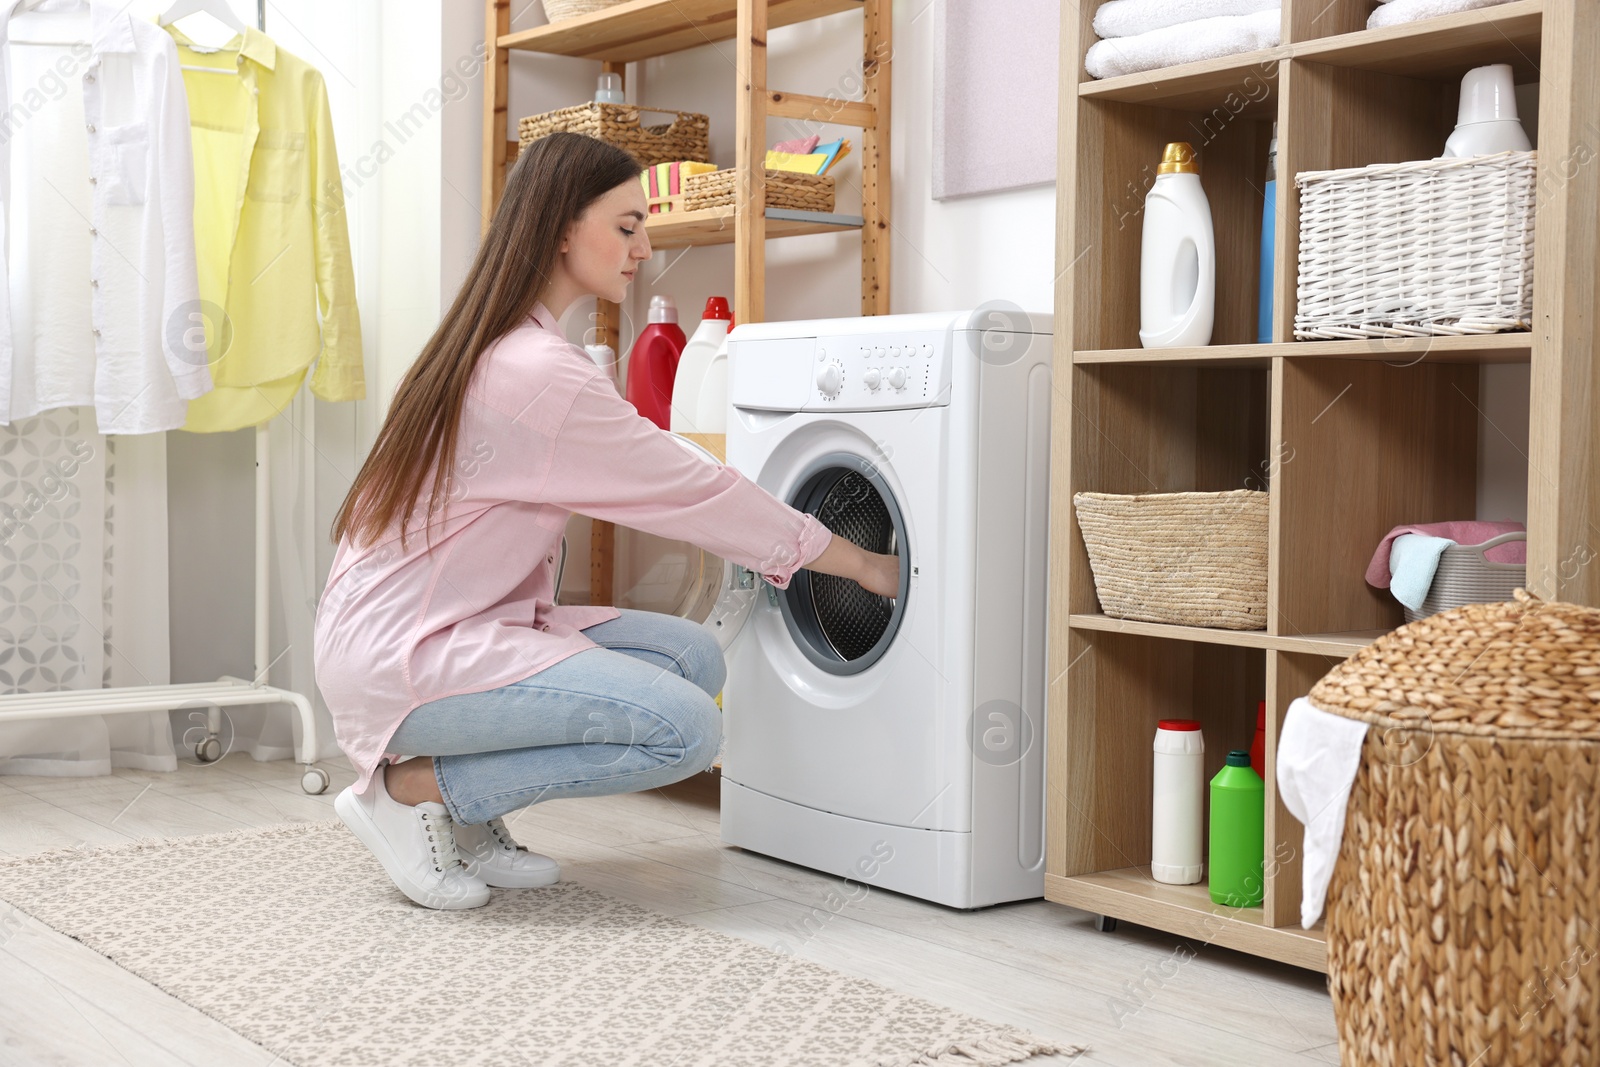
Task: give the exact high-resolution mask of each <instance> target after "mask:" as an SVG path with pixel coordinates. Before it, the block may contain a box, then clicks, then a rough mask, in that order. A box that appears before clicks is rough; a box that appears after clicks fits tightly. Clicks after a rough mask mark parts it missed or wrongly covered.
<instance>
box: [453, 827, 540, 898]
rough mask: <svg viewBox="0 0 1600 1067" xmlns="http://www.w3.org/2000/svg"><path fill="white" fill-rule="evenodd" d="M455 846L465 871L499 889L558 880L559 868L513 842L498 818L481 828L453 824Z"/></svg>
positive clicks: (528, 887)
mask: <svg viewBox="0 0 1600 1067" xmlns="http://www.w3.org/2000/svg"><path fill="white" fill-rule="evenodd" d="M456 847H457V848H458V849H459V850H460V853H461V862H463V863H465V864H466V865H467V871H468V872H469V873H471V874H475V875H477V876H478V877H479V878H482V879H483V880H484V881H485V882H486V883H488V884H489V885H492V886H495V887H496V888H499V889H532V888H533V887H535V886H541V885H551V884H553V883H555V882H557V881H560V879H561V865H560V864H559V863H557V862H556V861H555V860H553V859H551V858H550V857H549V856H541V855H539V853H537V852H529V851H528V850H527V849H526V848H523V847H522V846H521V845H519V844H517V843H516V841H514V840H512V837H511V831H509V830H507V829H506V824H505V823H503V822H501V821H500V820H499V819H490V820H489V821H488V822H486V823H484V824H483V825H481V826H468V825H466V824H464V823H456Z"/></svg>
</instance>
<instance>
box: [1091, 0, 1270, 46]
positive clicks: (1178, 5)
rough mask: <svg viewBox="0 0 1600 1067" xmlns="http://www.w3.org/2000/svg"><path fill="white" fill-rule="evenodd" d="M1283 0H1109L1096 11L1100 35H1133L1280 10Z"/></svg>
mask: <svg viewBox="0 0 1600 1067" xmlns="http://www.w3.org/2000/svg"><path fill="white" fill-rule="evenodd" d="M1282 6H1283V5H1282V3H1281V0H1107V2H1106V3H1104V4H1101V5H1100V6H1099V7H1098V8H1097V9H1096V10H1095V13H1094V32H1095V36H1097V37H1132V36H1134V35H1136V34H1140V33H1149V32H1150V31H1151V30H1160V29H1165V28H1166V27H1168V26H1177V25H1179V24H1180V23H1184V22H1194V21H1195V20H1197V19H1204V18H1215V17H1217V16H1219V15H1253V14H1255V13H1256V12H1257V11H1266V10H1268V9H1273V10H1276V9H1278V8H1280V7H1282Z"/></svg>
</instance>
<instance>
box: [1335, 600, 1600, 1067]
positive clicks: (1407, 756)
mask: <svg viewBox="0 0 1600 1067" xmlns="http://www.w3.org/2000/svg"><path fill="white" fill-rule="evenodd" d="M1310 700H1311V703H1312V704H1314V705H1316V706H1317V707H1318V708H1320V709H1322V710H1323V711H1326V712H1330V713H1333V714H1337V715H1343V716H1346V717H1348V718H1352V719H1359V720H1362V721H1364V722H1367V723H1369V724H1371V725H1372V726H1373V727H1374V729H1370V730H1368V731H1367V736H1366V740H1365V742H1364V747H1363V749H1362V753H1361V766H1360V769H1359V770H1358V771H1357V773H1356V779H1355V784H1354V787H1353V789H1352V791H1351V793H1350V799H1349V806H1348V809H1347V812H1346V822H1345V827H1344V838H1343V841H1342V843H1341V845H1340V851H1339V857H1338V860H1337V861H1336V863H1335V864H1334V869H1333V877H1332V881H1331V883H1330V884H1329V887H1328V916H1327V937H1328V987H1329V990H1330V992H1331V993H1332V994H1333V1008H1334V1016H1335V1019H1336V1022H1337V1024H1338V1028H1339V1047H1340V1058H1341V1061H1342V1062H1344V1063H1348V1064H1393V1065H1396V1067H1429V1065H1434V1064H1437V1065H1440V1067H1444V1065H1463V1067H1464V1065H1467V1064H1476V1065H1478V1067H1486V1065H1488V1064H1508V1065H1509V1064H1538V1065H1541V1067H1543V1065H1551V1064H1568V1065H1577V1064H1593V1063H1600V982H1597V981H1596V980H1595V970H1594V968H1595V964H1596V960H1597V958H1600V957H1597V954H1600V804H1597V803H1596V797H1600V611H1597V610H1595V609H1593V608H1584V607H1578V606H1576V605H1572V604H1557V603H1544V602H1541V601H1539V600H1537V599H1536V598H1534V597H1531V596H1529V595H1528V594H1527V593H1525V592H1523V591H1521V590H1518V592H1517V599H1516V601H1515V602H1512V603H1503V604H1475V605H1471V606H1469V607H1465V608H1458V609H1456V610H1454V611H1448V612H1445V613H1444V614H1442V615H1435V616H1433V617H1431V618H1428V619H1424V620H1422V621H1421V622H1418V623H1413V624H1411V625H1408V626H1403V627H1401V628H1400V629H1399V630H1396V631H1395V632H1394V633H1393V634H1390V635H1387V636H1385V637H1383V638H1380V639H1379V640H1378V641H1377V642H1375V643H1374V644H1372V645H1370V646H1368V647H1367V648H1365V649H1363V650H1362V651H1361V652H1358V653H1357V654H1356V655H1354V656H1352V657H1351V658H1350V659H1348V660H1346V661H1345V662H1344V663H1342V664H1340V665H1339V666H1338V667H1336V668H1334V670H1333V671H1332V672H1331V673H1329V674H1328V675H1327V676H1326V677H1324V678H1323V679H1322V680H1321V681H1320V682H1318V683H1317V685H1316V687H1315V688H1313V689H1312V691H1311V694H1310Z"/></svg>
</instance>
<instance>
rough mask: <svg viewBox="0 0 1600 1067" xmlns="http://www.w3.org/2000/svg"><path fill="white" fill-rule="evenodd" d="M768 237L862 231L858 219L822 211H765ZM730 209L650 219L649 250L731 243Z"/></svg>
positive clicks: (713, 209) (719, 208)
mask: <svg viewBox="0 0 1600 1067" xmlns="http://www.w3.org/2000/svg"><path fill="white" fill-rule="evenodd" d="M766 214H767V236H768V237H796V236H799V235H801V234H807V233H843V232H848V231H851V230H859V229H861V223H862V219H861V216H860V215H838V214H833V213H830V212H822V211H790V210H787V209H785V208H768V209H767V212H766ZM733 216H734V209H733V206H732V205H729V206H727V207H713V208H705V209H702V210H700V211H670V212H667V213H666V214H663V215H652V216H650V218H649V220H648V221H647V222H646V223H645V232H646V233H648V234H649V235H650V246H651V247H652V248H686V247H688V246H689V245H722V244H731V243H733Z"/></svg>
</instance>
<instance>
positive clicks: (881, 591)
mask: <svg viewBox="0 0 1600 1067" xmlns="http://www.w3.org/2000/svg"><path fill="white" fill-rule="evenodd" d="M861 554H862V555H863V556H864V557H866V558H865V560H864V561H863V563H862V567H861V573H860V574H857V575H856V576H855V579H856V582H857V583H858V584H860V586H861V588H863V589H865V590H866V591H867V592H869V593H877V594H878V595H879V596H886V597H896V596H899V595H900V557H899V556H884V555H880V554H879V553H877V552H866V551H863V552H862V553H861Z"/></svg>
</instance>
